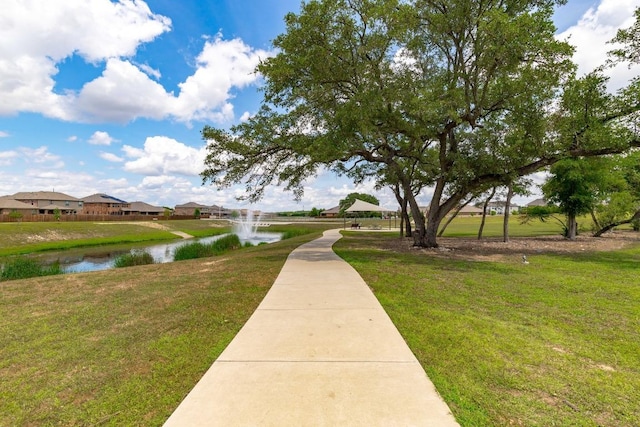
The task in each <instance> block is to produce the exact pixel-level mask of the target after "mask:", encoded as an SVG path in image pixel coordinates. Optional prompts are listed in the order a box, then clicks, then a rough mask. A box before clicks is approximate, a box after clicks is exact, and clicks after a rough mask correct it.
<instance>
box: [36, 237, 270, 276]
mask: <svg viewBox="0 0 640 427" xmlns="http://www.w3.org/2000/svg"><path fill="white" fill-rule="evenodd" d="M226 235H227V234H221V235H217V236H210V237H202V238H194V239H182V240H179V241H172V242H165V243H155V244H136V245H117V246H109V247H99V248H83V249H71V250H68V251H61V252H49V253H46V254H38V255H35V256H34V257H37V258H38V259H39V260H40V261H42V262H44V263H53V262H56V261H58V262H60V265H61V266H62V267H63V269H64V270H65V272H66V273H80V272H88V271H100V270H108V269H110V268H114V267H113V265H114V262H115V260H116V258H118V257H119V256H121V255H124V254H127V253H131V252H134V251H145V252H148V253H149V254H150V255H151V256H153V259H154V260H155V262H156V263H166V262H173V256H174V253H175V250H176V248H177V247H179V246H182V245H185V244H188V243H193V242H199V243H204V244H207V243H211V242H213V241H215V240H217V239H220V238H221V237H223V236H226ZM239 237H240V241H241V242H242V244H245V243H246V242H250V243H251V244H253V245H259V244H262V243H274V242H277V241H279V240H280V239H281V238H282V235H281V234H280V233H271V232H255V233H252V234H251V235H250V236H239Z"/></svg>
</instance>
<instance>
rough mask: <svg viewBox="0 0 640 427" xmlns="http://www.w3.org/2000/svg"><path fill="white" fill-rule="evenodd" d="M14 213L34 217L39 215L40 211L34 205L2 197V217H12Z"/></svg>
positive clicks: (0, 210)
mask: <svg viewBox="0 0 640 427" xmlns="http://www.w3.org/2000/svg"><path fill="white" fill-rule="evenodd" d="M14 212H15V213H17V214H20V215H32V214H35V213H38V210H37V209H36V208H35V207H34V206H32V205H28V204H26V203H24V202H21V201H18V200H15V199H13V198H12V197H9V196H2V197H0V215H11V214H12V213H14Z"/></svg>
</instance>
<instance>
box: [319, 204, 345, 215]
mask: <svg viewBox="0 0 640 427" xmlns="http://www.w3.org/2000/svg"><path fill="white" fill-rule="evenodd" d="M339 215H340V206H335V207H333V208H331V209H327V210H324V211H322V212H320V216H321V217H322V218H337V217H338V216H339Z"/></svg>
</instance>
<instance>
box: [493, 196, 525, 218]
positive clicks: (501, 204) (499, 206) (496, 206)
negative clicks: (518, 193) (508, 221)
mask: <svg viewBox="0 0 640 427" xmlns="http://www.w3.org/2000/svg"><path fill="white" fill-rule="evenodd" d="M506 206H507V202H506V201H504V200H496V201H495V202H489V203H488V204H487V208H488V209H489V212H492V211H493V212H495V213H496V214H497V215H504V211H505V207H506ZM510 211H511V213H512V214H513V213H518V212H519V211H520V206H518V205H516V204H514V203H511V206H510Z"/></svg>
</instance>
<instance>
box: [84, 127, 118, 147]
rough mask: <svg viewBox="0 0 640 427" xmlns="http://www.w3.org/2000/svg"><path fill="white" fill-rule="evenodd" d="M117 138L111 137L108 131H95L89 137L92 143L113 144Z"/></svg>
mask: <svg viewBox="0 0 640 427" xmlns="http://www.w3.org/2000/svg"><path fill="white" fill-rule="evenodd" d="M115 141H116V140H115V139H113V138H112V137H111V135H109V134H108V133H107V132H103V131H100V130H98V131H95V132H94V133H93V135H91V137H90V138H89V144H91V145H111V143H112V142H115Z"/></svg>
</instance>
